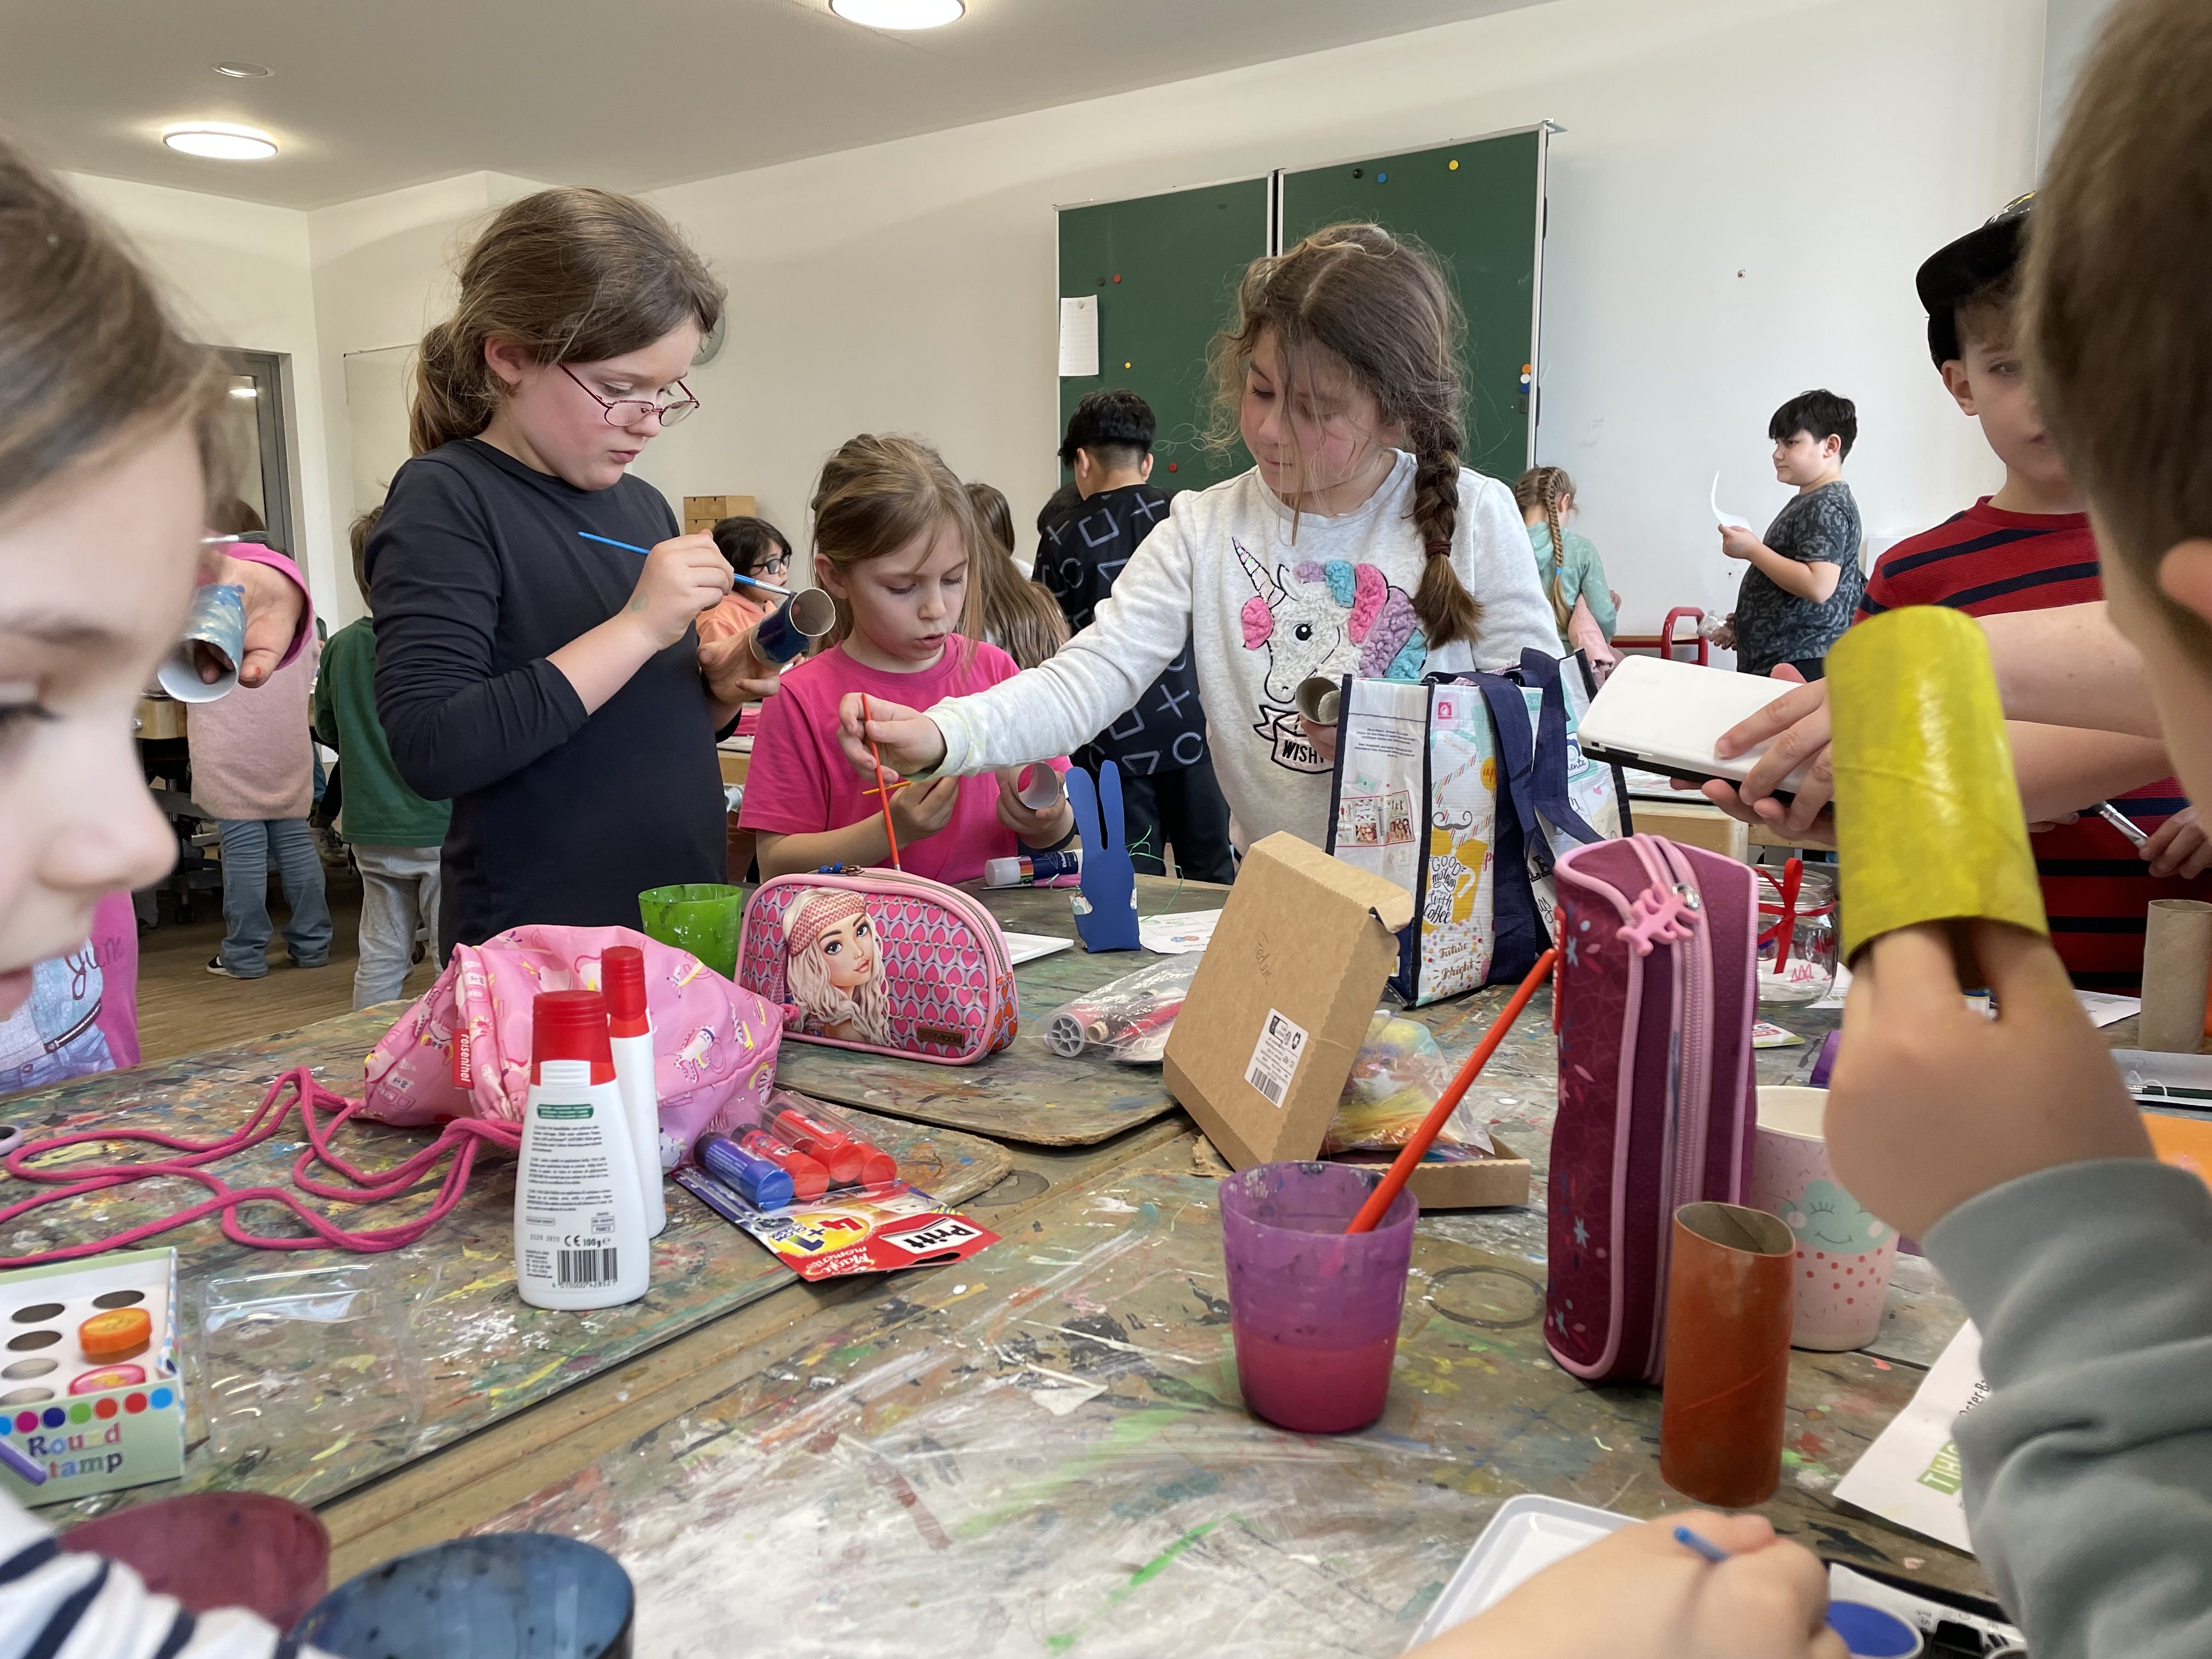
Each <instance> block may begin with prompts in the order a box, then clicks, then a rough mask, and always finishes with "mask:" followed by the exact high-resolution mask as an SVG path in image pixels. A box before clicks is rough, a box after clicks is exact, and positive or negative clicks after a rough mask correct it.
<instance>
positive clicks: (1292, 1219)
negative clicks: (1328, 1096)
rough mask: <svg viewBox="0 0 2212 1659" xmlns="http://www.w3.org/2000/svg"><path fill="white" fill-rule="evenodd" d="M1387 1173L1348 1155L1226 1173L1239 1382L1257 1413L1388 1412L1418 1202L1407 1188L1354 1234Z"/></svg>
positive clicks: (1304, 1417) (1305, 1416) (1315, 1425)
mask: <svg viewBox="0 0 2212 1659" xmlns="http://www.w3.org/2000/svg"><path fill="white" fill-rule="evenodd" d="M1382 1179H1383V1176H1382V1171H1380V1170H1363V1169H1358V1168H1355V1167H1353V1166H1351V1165H1347V1164H1260V1165H1258V1166H1256V1167H1255V1168H1253V1169H1249V1170H1245V1171H1244V1172H1243V1174H1242V1175H1235V1176H1231V1177H1230V1178H1229V1179H1228V1180H1226V1181H1225V1182H1222V1183H1221V1249H1222V1255H1224V1257H1225V1258H1226V1260H1227V1262H1228V1266H1229V1319H1230V1328H1231V1331H1232V1332H1233V1334H1235V1336H1236V1339H1237V1386H1238V1387H1240V1388H1241V1389H1243V1391H1244V1404H1245V1407H1246V1408H1247V1409H1248V1410H1249V1411H1250V1412H1251V1413H1252V1414H1253V1415H1254V1416H1255V1417H1263V1418H1265V1419H1267V1421H1268V1422H1270V1423H1273V1424H1275V1425H1278V1426H1279V1427H1281V1428H1285V1429H1292V1430H1295V1431H1297V1432H1298V1433H1301V1434H1340V1433H1342V1432H1343V1431H1346V1430H1348V1429H1364V1428H1365V1427H1366V1426H1367V1425H1369V1424H1370V1423H1372V1422H1373V1421H1374V1420H1375V1419H1376V1418H1378V1417H1380V1416H1382V1415H1383V1406H1384V1404H1385V1403H1386V1402H1387V1401H1389V1395H1390V1363H1391V1361H1392V1360H1393V1359H1394V1358H1395V1357H1396V1355H1397V1352H1398V1318H1399V1315H1400V1314H1401V1312H1402V1311H1403V1310H1404V1308H1405V1305H1406V1270H1407V1267H1408V1266H1410V1265H1411V1263H1412V1261H1413V1222H1414V1219H1415V1218H1416V1217H1418V1216H1419V1214H1420V1212H1421V1206H1419V1204H1418V1203H1416V1202H1415V1201H1414V1199H1413V1194H1411V1193H1410V1192H1402V1193H1400V1194H1398V1197H1397V1200H1396V1201H1395V1202H1394V1203H1393V1204H1392V1205H1391V1206H1390V1208H1389V1211H1388V1212H1386V1213H1385V1214H1384V1215H1383V1221H1382V1224H1381V1225H1379V1226H1377V1227H1376V1229H1375V1231H1373V1232H1371V1233H1358V1234H1347V1233H1346V1231H1344V1230H1345V1228H1346V1227H1347V1226H1349V1225H1351V1222H1352V1217H1354V1216H1355V1215H1357V1214H1358V1213H1359V1206H1361V1205H1362V1204H1364V1203H1365V1202H1366V1201H1367V1195H1368V1194H1370V1193H1371V1192H1373V1191H1374V1190H1375V1188H1376V1186H1377V1185H1379V1184H1380V1182H1381V1181H1382Z"/></svg>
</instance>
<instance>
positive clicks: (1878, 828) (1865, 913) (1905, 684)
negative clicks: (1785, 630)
mask: <svg viewBox="0 0 2212 1659" xmlns="http://www.w3.org/2000/svg"><path fill="white" fill-rule="evenodd" d="M1827 679H1828V688H1829V689H1828V708H1829V719H1830V721H1831V723H1832V726H1833V750H1832V757H1833V761H1834V766H1835V774H1836V833H1837V846H1838V853H1839V858H1840V862H1841V865H1842V889H1843V890H1842V905H1843V936H1844V937H1843V944H1844V960H1845V961H1847V962H1848V961H1849V960H1850V959H1851V958H1852V957H1855V956H1856V955H1857V953H1858V951H1859V949H1860V947H1861V946H1862V945H1866V944H1867V943H1869V941H1870V940H1873V939H1879V938H1881V935H1883V934H1884V933H1893V932H1895V931H1896V930H1897V929H1898V928H1900V927H1912V926H1914V925H1915V924H1916V923H1919V922H1926V921H1948V920H1950V919H1953V918H1958V917H1968V916H1978V917H1984V918H1986V919H1988V920H1990V921H2007V922H2011V923H2012V924H2014V925H2015V927H2025V928H2027V929H2028V930H2029V931H2030V932H2031V933H2046V932H2048V928H2047V927H2046V925H2045V921H2044V916H2043V893H2042V890H2041V888H2040V887H2039V885H2038V884H2037V881H2036V874H2035V855H2034V854H2033V853H2032V852H2030V851H2029V849H2028V844H2027V821H2026V819H2025V818H2023V817H2021V806H2020V785H2019V781H2018V780H2017V779H2016V778H2015V775H2014V772H2013V763H2012V746H2011V744H2008V742H2007V741H2006V739H2005V729H2004V709H2003V706H2002V703H2001V702H1999V700H1998V697H1997V686H1996V676H1995V674H1994V673H1993V672H1992V671H1991V670H1990V653H1989V645H1988V642H1987V641H1985V640H1984V637H1983V635H1982V630H1981V629H1979V628H1978V627H1977V626H1976V625H1975V624H1974V623H1973V622H1972V620H1970V619H1969V618H1968V617H1966V616H1964V615H1963V614H1961V613H1960V612H1959V611H1953V610H1949V609H1948V608H1946V607H1944V606H1942V605H1913V606H1909V607H1907V608H1905V609H1904V610H1901V611H1888V612H1887V613H1885V614H1884V615H1882V616H1879V617H1874V618H1872V619H1871V620H1869V621H1867V622H1863V623H1860V624H1859V625H1858V626H1857V627H1856V628H1854V629H1851V630H1850V632H1849V633H1847V634H1845V635H1844V637H1843V638H1842V639H1841V640H1840V641H1838V642H1837V645H1836V648H1835V649H1834V650H1833V651H1832V652H1830V653H1828V659H1827Z"/></svg>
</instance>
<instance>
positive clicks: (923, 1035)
mask: <svg viewBox="0 0 2212 1659" xmlns="http://www.w3.org/2000/svg"><path fill="white" fill-rule="evenodd" d="M738 984H739V985H740V986H741V987H744V989H746V990H748V991H751V992H753V993H754V994H757V995H758V996H762V997H764V998H766V999H767V1000H769V1001H770V1002H773V1003H775V1004H778V1005H779V1006H781V1008H782V1010H783V1024H784V1032H785V1035H787V1036H789V1037H791V1038H793V1040H794V1041H797V1042H821V1043H827V1044H829V1046H831V1047H833V1048H858V1049H860V1050H862V1051H863V1052H866V1053H869V1054H903V1055H906V1056H908V1057H909V1058H911V1059H915V1060H931V1061H933V1062H934V1063H936V1064H938V1065H940V1066H972V1065H974V1064H975V1062H976V1061H977V1060H981V1059H982V1058H983V1057H984V1056H985V1055H987V1054H996V1053H997V1052H998V1051H999V1050H1000V1049H1001V1048H1005V1047H1006V1045H1007V1044H1009V1043H1010V1042H1012V1041H1013V1040H1014V1033H1015V1032H1016V1031H1017V1030H1019V1029H1020V1026H1021V1003H1020V1000H1019V998H1018V995H1017V994H1016V992H1015V990H1014V970H1013V967H1012V963H1010V962H1009V961H1008V960H1007V955H1006V937H1005V935H1004V934H1002V933H1000V931H999V924H998V922H997V921H996V920H995V919H994V917H993V916H992V915H991V913H990V912H989V911H988V910H987V909H985V908H983V905H982V903H981V901H979V900H978V899H976V898H975V896H973V895H971V894H968V893H963V892H962V891H961V890H959V889H958V888H957V887H948V886H946V885H945V884H944V883H943V882H940V881H932V880H930V879H929V878H927V877H926V876H910V875H907V874H905V873H904V872H901V871H897V870H882V869H856V868H854V867H852V866H842V867H840V868H837V869H836V870H832V871H827V872H810V873H808V874H805V875H791V876H778V877H776V878H775V879H774V880H772V881H767V882H763V883H762V884H761V885H760V886H759V888H758V889H757V890H755V891H754V893H753V896H752V898H751V900H750V902H748V903H747V904H746V906H745V921H744V933H743V934H742V935H741V936H740V937H739V939H738Z"/></svg>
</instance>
